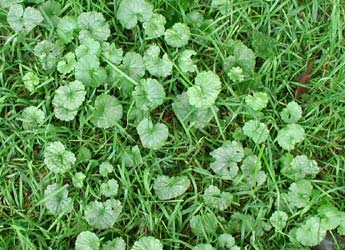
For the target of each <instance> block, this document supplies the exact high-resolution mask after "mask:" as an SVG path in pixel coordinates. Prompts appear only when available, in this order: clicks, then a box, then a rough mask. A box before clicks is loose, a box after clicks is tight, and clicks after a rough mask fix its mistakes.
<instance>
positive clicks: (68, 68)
mask: <svg viewBox="0 0 345 250" xmlns="http://www.w3.org/2000/svg"><path fill="white" fill-rule="evenodd" d="M75 64H76V60H75V54H74V53H73V52H68V53H67V54H66V55H64V57H63V58H62V60H61V61H59V62H58V64H57V70H58V71H59V72H60V73H61V74H63V75H66V74H68V73H71V72H72V71H73V70H74V67H75Z"/></svg>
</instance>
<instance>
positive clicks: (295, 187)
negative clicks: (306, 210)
mask: <svg viewBox="0 0 345 250" xmlns="http://www.w3.org/2000/svg"><path fill="white" fill-rule="evenodd" d="M312 190H313V186H312V185H311V183H310V181H308V180H303V179H302V180H299V181H297V182H294V183H292V184H291V185H290V187H289V192H288V196H287V198H288V201H289V203H290V204H291V205H292V206H295V207H297V208H302V207H306V206H307V205H308V204H309V201H310V197H311V194H312Z"/></svg>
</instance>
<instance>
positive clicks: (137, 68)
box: [121, 52, 145, 80]
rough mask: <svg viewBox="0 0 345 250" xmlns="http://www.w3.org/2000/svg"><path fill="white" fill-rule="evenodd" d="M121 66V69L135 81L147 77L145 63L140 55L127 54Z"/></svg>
mask: <svg viewBox="0 0 345 250" xmlns="http://www.w3.org/2000/svg"><path fill="white" fill-rule="evenodd" d="M121 66H122V67H121V69H122V70H123V71H124V72H125V73H126V74H127V75H128V76H129V77H131V78H133V79H134V80H138V79H140V78H141V77H143V76H144V75H145V62H144V59H143V58H142V56H141V55H139V54H138V53H135V52H127V53H126V54H125V56H124V58H123V60H122V65H121Z"/></svg>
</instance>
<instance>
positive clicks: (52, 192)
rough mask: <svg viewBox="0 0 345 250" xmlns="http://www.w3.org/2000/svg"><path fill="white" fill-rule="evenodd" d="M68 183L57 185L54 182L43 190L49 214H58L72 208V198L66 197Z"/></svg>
mask: <svg viewBox="0 0 345 250" xmlns="http://www.w3.org/2000/svg"><path fill="white" fill-rule="evenodd" d="M67 187H68V185H65V186H63V187H59V186H58V185H57V184H56V183H55V184H51V185H48V186H47V188H46V189H45V190H44V199H45V205H46V208H47V209H48V210H49V212H50V213H51V214H54V215H58V214H60V213H62V212H65V213H66V212H69V211H71V210H72V205H73V202H72V199H71V198H69V197H68V190H67Z"/></svg>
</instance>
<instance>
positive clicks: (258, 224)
mask: <svg viewBox="0 0 345 250" xmlns="http://www.w3.org/2000/svg"><path fill="white" fill-rule="evenodd" d="M230 2H231V6H232V7H231V11H229V12H228V13H226V15H222V14H220V13H218V12H211V11H208V10H209V5H210V3H209V1H173V0H171V1H170V0H169V1H152V3H153V4H154V6H155V9H157V11H158V12H160V13H164V14H166V18H167V25H166V27H170V26H171V25H172V24H173V23H175V22H178V21H183V20H185V19H186V14H187V13H188V12H189V11H190V10H199V11H205V13H204V18H205V19H210V20H209V22H208V24H207V25H204V26H201V27H197V28H192V37H191V41H190V42H189V45H188V47H189V48H191V49H194V50H195V51H196V52H197V56H195V58H196V61H197V65H198V67H199V69H200V70H207V69H209V70H213V71H214V72H217V73H218V75H220V77H221V80H222V82H223V91H222V93H221V95H220V96H219V97H218V99H217V106H218V108H219V111H218V112H216V111H215V110H214V116H215V118H216V119H213V120H212V121H211V123H210V125H209V126H208V127H206V128H205V129H201V130H198V129H195V128H192V127H190V126H188V125H181V123H180V122H179V121H178V120H177V119H176V117H174V118H172V119H170V120H168V121H167V122H165V124H166V125H167V126H168V127H169V131H170V135H169V139H168V142H167V144H166V145H165V146H164V147H163V148H161V149H159V150H147V149H144V148H142V147H141V146H140V140H139V137H138V135H137V132H136V122H135V121H133V120H130V119H126V118H123V124H121V126H122V128H121V129H119V128H113V129H106V130H105V129H97V128H95V127H94V125H93V124H91V123H90V122H89V116H90V113H89V112H90V108H91V107H92V106H93V100H94V98H95V96H96V95H98V94H100V93H103V92H104V91H107V92H109V93H115V95H118V91H117V89H116V87H115V86H111V85H108V86H102V87H100V88H98V89H95V90H93V91H92V92H90V93H89V96H88V98H87V100H86V101H85V103H84V105H83V107H82V109H81V111H80V112H79V113H78V118H77V119H75V120H74V121H71V122H62V121H59V120H57V119H56V118H55V117H54V114H53V112H52V110H53V108H52V105H51V100H52V98H53V95H54V90H55V89H56V88H57V87H58V86H59V85H60V76H59V74H57V72H54V73H50V74H48V73H46V72H45V71H43V70H42V69H41V68H40V64H39V62H38V60H37V59H36V58H35V57H34V56H33V48H34V46H35V45H36V44H37V43H38V42H39V41H41V40H43V39H54V36H55V34H54V32H53V29H52V24H50V23H49V22H44V23H43V24H42V25H41V27H40V28H35V30H34V31H33V32H31V33H29V34H27V35H23V34H16V33H15V32H14V31H12V30H11V28H10V27H9V25H8V24H7V21H6V15H7V10H6V9H0V187H1V188H0V249H4V250H6V249H14V250H16V249H18V250H19V249H23V250H26V249H61V250H62V249H72V248H74V243H75V239H76V237H77V235H78V234H79V233H80V232H82V231H85V230H91V231H94V232H95V233H96V234H97V235H98V236H99V237H100V238H103V239H104V240H106V239H111V238H112V237H118V236H120V237H122V238H123V239H124V240H125V241H126V243H127V245H128V246H132V244H133V243H134V242H135V240H137V239H138V238H139V237H140V236H144V235H150V236H153V237H155V238H157V239H160V240H161V241H162V243H163V244H164V247H165V248H164V249H191V248H192V247H193V246H195V245H196V244H197V243H212V244H213V245H215V244H214V243H215V242H216V235H212V234H211V235H207V237H206V238H205V239H202V238H197V237H195V236H194V235H193V233H192V232H191V228H190V225H189V222H190V220H191V218H192V216H194V215H197V214H205V213H209V212H211V213H213V212H214V211H213V210H211V209H210V208H208V207H207V206H205V204H204V203H203V199H202V194H203V190H204V189H205V188H206V187H207V186H208V185H210V184H213V185H216V186H218V187H219V188H220V189H221V190H222V191H228V192H231V193H232V194H233V195H234V201H233V204H232V205H231V208H230V209H227V210H225V211H224V212H220V213H216V214H217V215H218V216H219V217H218V221H217V224H218V226H219V227H220V229H219V231H220V232H226V231H232V228H235V229H236V230H233V231H234V233H233V236H234V237H235V238H236V243H237V245H239V246H241V249H256V250H266V249H267V250H269V249H297V246H296V245H292V243H290V241H289V238H288V237H287V234H288V233H289V230H290V229H291V228H293V227H294V226H298V225H299V224H300V223H302V222H303V221H304V220H305V219H306V218H307V217H308V215H310V214H316V213H317V212H316V210H317V208H318V202H319V200H316V201H314V202H310V204H309V206H310V207H309V209H300V210H294V211H291V214H289V221H288V224H287V226H286V231H284V232H282V233H278V232H274V230H272V229H271V230H266V229H265V230H262V228H265V227H267V225H268V224H269V221H268V219H269V218H270V215H271V214H272V212H273V211H275V210H276V209H277V206H278V208H279V205H277V202H278V203H279V201H280V202H282V201H283V200H284V196H283V195H282V194H283V193H284V192H286V191H287V189H288V187H289V183H290V182H289V180H288V179H287V178H285V177H284V176H282V175H281V174H280V171H279V166H280V163H279V160H280V156H281V154H282V152H283V151H282V149H281V148H280V147H279V146H278V145H277V143H276V142H275V137H276V133H277V131H278V129H279V128H280V127H281V125H282V122H281V120H280V118H279V112H280V110H281V109H282V108H283V107H284V105H285V104H287V103H288V102H289V101H291V100H293V97H294V91H295V89H296V87H297V85H298V83H297V82H296V81H295V79H296V77H297V76H298V75H299V74H300V73H301V72H303V71H304V70H305V69H306V65H307V62H309V61H314V65H315V66H314V68H313V70H312V79H311V81H310V83H309V85H308V87H309V92H308V93H307V94H305V95H303V96H302V98H301V100H300V102H299V103H300V105H301V106H302V107H303V119H302V121H301V122H300V124H301V125H303V127H304V128H305V130H306V134H307V137H306V140H304V142H303V143H301V144H299V145H298V147H297V148H296V149H295V150H294V151H293V154H294V155H299V154H305V155H307V156H308V157H310V158H312V159H315V160H317V162H318V165H319V166H320V168H321V172H320V174H319V175H318V176H317V178H315V179H314V180H313V181H312V183H313V186H314V188H315V190H317V192H318V194H319V196H320V197H321V198H320V200H322V199H326V198H327V199H328V200H330V201H331V202H332V203H333V204H335V205H336V207H338V209H339V210H341V211H345V203H344V196H345V194H344V187H345V181H344V180H345V172H344V166H345V157H344V153H345V137H344V134H345V126H344V125H345V102H344V100H345V99H344V97H345V81H344V78H345V45H344V37H343V36H344V30H345V22H344V19H345V8H344V2H343V1H342V0H332V1H331V0H327V1H317V0H312V1H297V0H296V1H295V0H286V1H280V0H272V1H263V0H261V1H259V0H255V1H252V0H250V1H249V0H241V1H230ZM60 3H61V5H62V6H63V10H62V11H61V13H59V14H60V16H63V15H72V16H78V15H79V14H80V13H81V12H83V11H93V10H94V11H98V12H102V13H103V15H104V17H105V18H106V19H107V21H108V22H109V24H110V26H111V30H112V36H111V38H110V39H109V40H110V41H114V42H115V43H116V44H117V45H118V46H120V47H122V48H123V49H124V51H136V52H138V53H140V54H143V52H144V51H145V49H146V46H147V44H150V43H151V41H148V40H146V39H145V37H144V32H143V30H142V29H141V28H139V26H137V27H136V28H135V29H134V30H132V31H128V30H124V29H123V28H122V27H121V25H120V24H119V23H118V21H117V20H116V18H114V13H115V12H114V10H115V8H116V1H104V0H98V1H79V0H73V1H60ZM34 6H37V7H38V6H39V5H34ZM256 30H258V31H260V32H263V33H267V34H270V36H271V37H272V39H273V40H274V41H275V42H276V52H275V55H274V56H273V57H272V58H269V59H262V58H258V59H257V64H256V72H257V73H258V77H257V78H256V79H253V81H252V83H254V84H251V85H249V86H246V87H243V86H237V85H236V84H233V83H232V82H231V81H229V79H228V78H227V77H226V74H224V72H222V65H223V61H224V59H225V58H226V57H227V56H228V55H229V45H230V43H231V39H239V40H242V41H243V42H244V44H246V45H247V46H248V47H251V48H252V42H253V40H252V37H253V32H254V31H256ZM159 41H161V43H160V46H161V48H162V50H164V51H166V52H167V53H168V54H169V56H170V58H173V59H176V57H177V51H175V50H174V49H172V48H169V47H167V46H166V45H165V44H164V43H163V42H162V41H163V39H159V40H158V42H159ZM267 46H270V45H267ZM177 69H178V68H177V66H176V65H175V70H177ZM28 70H32V71H34V72H36V73H37V74H38V76H39V78H40V86H39V90H38V91H37V92H36V93H34V94H33V95H30V94H29V93H28V92H27V91H26V90H25V88H24V85H23V82H22V80H21V79H22V77H23V75H24V74H25V72H27V71H28ZM192 83H193V77H191V76H190V75H185V74H183V73H181V72H177V71H175V72H174V74H173V75H172V76H170V77H168V78H167V79H166V80H165V81H164V82H162V84H163V85H164V88H165V91H166V92H167V97H166V100H165V103H164V105H162V106H160V107H159V108H158V109H157V110H155V111H154V112H152V118H153V119H154V120H155V121H161V120H163V119H164V118H167V117H168V116H169V115H171V114H173V111H172V109H171V103H172V101H173V100H174V97H175V96H176V95H177V94H180V93H181V92H182V91H185V90H186V88H187V87H189V86H191V84H192ZM253 90H261V91H265V92H266V93H268V94H269V96H270V97H271V100H270V102H269V105H268V108H267V109H265V112H264V114H263V117H262V120H263V121H264V122H265V123H266V124H267V126H268V128H269V129H270V138H269V140H268V141H267V142H266V143H265V144H264V145H261V146H257V145H255V144H254V143H252V142H251V141H249V140H245V141H243V143H244V145H245V146H246V147H248V148H251V150H252V151H253V153H254V154H256V155H258V156H259V158H260V160H261V162H262V165H263V170H264V171H265V172H266V174H267V181H266V183H265V184H264V186H262V187H261V188H255V189H251V190H240V189H238V188H237V187H236V186H234V185H232V182H231V181H226V180H222V179H221V178H219V177H218V176H217V175H215V174H214V173H213V172H212V170H211V169H210V168H209V164H210V162H212V158H211V157H210V155H209V153H210V152H211V151H212V150H214V149H215V148H218V147H220V146H221V144H222V142H223V141H224V140H225V139H233V138H234V131H235V129H236V128H237V127H241V126H243V124H244V121H245V119H244V118H243V117H246V116H248V114H247V111H246V109H245V103H244V101H243V99H244V98H243V97H244V96H245V95H247V94H248V93H251V92H252V91H253ZM119 99H120V100H121V98H119ZM121 101H122V102H123V105H124V107H125V112H124V113H125V114H126V112H127V111H129V110H130V107H131V105H133V101H132V100H130V99H123V100H121ZM30 105H33V106H38V107H40V108H41V109H42V110H43V111H44V112H45V114H46V115H47V117H46V119H45V122H44V124H45V126H43V127H41V128H38V129H36V130H30V131H26V130H24V129H23V128H22V126H21V122H20V120H19V119H18V118H20V113H21V111H22V110H23V109H24V108H25V107H28V106H30ZM54 140H60V141H62V142H63V143H64V144H65V145H66V146H67V148H68V149H69V150H71V151H72V152H75V153H77V151H78V149H79V148H80V147H81V146H85V147H87V148H88V149H90V151H91V153H92V159H91V160H90V161H88V162H79V163H78V164H77V165H76V168H75V169H73V171H71V173H68V174H67V175H66V176H64V177H62V176H56V175H54V174H53V173H49V172H48V170H47V168H46V166H45V165H44V163H43V151H44V148H45V145H47V143H49V142H51V141H54ZM137 144H138V145H139V147H140V151H141V155H142V163H141V164H139V165H138V166H137V167H127V166H126V165H125V163H124V161H123V157H122V155H123V151H124V149H126V147H128V146H134V145H137ZM107 160H109V161H111V162H112V163H113V165H114V166H115V171H114V173H113V177H114V178H116V179H117V180H118V182H119V185H120V195H119V199H120V200H121V202H122V205H123V211H122V213H121V216H120V218H119V219H118V221H117V222H116V224H115V226H114V227H112V228H111V229H108V230H92V228H91V227H90V226H89V225H88V224H87V222H86V221H85V219H84V213H83V209H84V208H85V206H86V204H87V203H88V202H90V201H92V200H95V199H99V198H100V195H99V185H100V183H101V182H102V180H103V179H102V178H101V177H100V175H99V174H98V167H99V164H100V163H101V162H103V161H107ZM78 171H81V172H84V173H85V174H86V175H87V179H86V183H85V186H84V188H83V189H76V188H71V187H72V184H71V177H72V176H73V174H74V173H75V172H78ZM158 174H167V175H170V176H173V175H180V174H183V175H186V176H188V177H189V179H190V180H191V183H192V184H191V187H190V188H189V189H188V191H187V192H186V193H185V194H183V195H182V196H180V197H178V198H176V199H175V200H172V201H168V202H163V201H159V200H158V199H157V197H156V196H155V194H154V191H153V189H152V183H153V181H154V178H155V176H157V175H158ZM52 182H58V183H70V194H69V195H70V197H71V198H72V200H73V201H74V208H73V210H72V212H71V213H69V214H66V215H61V216H52V215H49V214H48V213H47V210H46V208H45V205H44V195H43V192H44V190H45V188H46V186H47V185H49V184H51V183H52ZM237 212H240V213H242V215H241V216H245V219H244V220H242V221H241V220H236V219H234V217H236V216H233V215H234V214H236V213H237ZM237 215H238V214H237ZM246 216H247V217H246ZM230 218H231V219H230ZM236 223H237V224H236ZM289 247H295V248H289ZM337 249H343V248H341V246H340V245H338V248H337Z"/></svg>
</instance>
